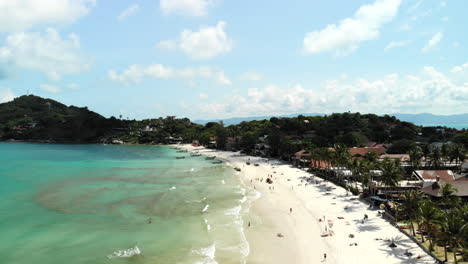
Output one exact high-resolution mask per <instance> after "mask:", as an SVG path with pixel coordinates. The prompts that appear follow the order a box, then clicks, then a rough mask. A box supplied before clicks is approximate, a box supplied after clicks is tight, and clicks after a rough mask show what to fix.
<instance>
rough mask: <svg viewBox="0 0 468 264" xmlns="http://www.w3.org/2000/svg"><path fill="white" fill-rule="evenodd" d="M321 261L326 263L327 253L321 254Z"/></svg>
mask: <svg viewBox="0 0 468 264" xmlns="http://www.w3.org/2000/svg"><path fill="white" fill-rule="evenodd" d="M323 261H327V253H323Z"/></svg>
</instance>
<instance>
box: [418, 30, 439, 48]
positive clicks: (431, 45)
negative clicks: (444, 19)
mask: <svg viewBox="0 0 468 264" xmlns="http://www.w3.org/2000/svg"><path fill="white" fill-rule="evenodd" d="M443 38H444V34H443V33H442V32H437V33H435V34H434V35H433V36H432V38H431V39H430V40H429V41H428V42H427V43H426V45H425V46H424V47H423V48H422V49H421V52H422V53H427V52H429V51H432V50H434V49H435V48H436V47H437V45H438V44H439V42H440V41H441V40H442V39H443Z"/></svg>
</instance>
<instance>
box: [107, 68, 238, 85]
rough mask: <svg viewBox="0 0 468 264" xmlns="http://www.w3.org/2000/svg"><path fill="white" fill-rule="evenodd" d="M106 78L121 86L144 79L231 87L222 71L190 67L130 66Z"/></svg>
mask: <svg viewBox="0 0 468 264" xmlns="http://www.w3.org/2000/svg"><path fill="white" fill-rule="evenodd" d="M108 78H109V79H110V80H112V81H115V82H120V83H123V84H132V83H140V82H141V81H143V79H144V78H153V79H185V80H189V81H190V80H194V79H206V80H210V81H213V82H215V83H217V84H219V85H231V84H232V82H231V81H230V80H229V78H228V77H227V76H226V75H225V74H224V72H223V71H221V70H218V69H214V68H211V67H192V68H182V69H176V68H172V67H168V66H164V65H162V64H152V65H148V66H144V65H130V66H129V67H128V68H127V69H125V70H123V71H122V72H121V73H118V72H117V71H115V70H110V71H109V72H108Z"/></svg>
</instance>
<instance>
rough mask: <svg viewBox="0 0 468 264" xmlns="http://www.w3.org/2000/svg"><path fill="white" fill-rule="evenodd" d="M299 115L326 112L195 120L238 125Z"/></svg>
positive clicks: (201, 122) (197, 122)
mask: <svg viewBox="0 0 468 264" xmlns="http://www.w3.org/2000/svg"><path fill="white" fill-rule="evenodd" d="M298 115H303V116H324V115H325V114H319V113H311V114H301V113H299V114H289V115H271V116H253V117H232V118H226V119H211V120H195V121H193V122H194V123H196V124H200V125H204V124H206V123H209V122H219V121H223V123H224V124H225V125H226V126H230V125H237V124H240V123H242V122H244V121H246V122H248V121H254V120H265V119H270V118H272V117H296V116H298Z"/></svg>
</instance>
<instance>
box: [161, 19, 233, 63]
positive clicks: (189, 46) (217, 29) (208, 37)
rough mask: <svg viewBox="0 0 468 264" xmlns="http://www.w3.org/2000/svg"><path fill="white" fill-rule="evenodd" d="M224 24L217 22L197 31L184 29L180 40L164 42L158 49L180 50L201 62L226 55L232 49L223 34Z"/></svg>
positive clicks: (226, 36) (228, 40) (228, 39)
mask: <svg viewBox="0 0 468 264" xmlns="http://www.w3.org/2000/svg"><path fill="white" fill-rule="evenodd" d="M225 27H226V22H224V21H219V22H218V24H217V25H216V26H213V27H201V28H200V30H199V31H191V30H190V29H186V30H184V31H182V33H181V34H180V39H179V40H177V41H174V40H164V41H161V42H159V43H158V45H157V46H158V47H159V48H162V49H168V50H181V51H182V52H184V53H185V54H186V55H187V56H189V57H191V58H192V59H194V60H203V59H209V58H213V57H216V56H218V55H221V54H223V53H227V52H229V51H231V49H232V40H231V39H230V38H229V37H228V35H227V34H226V32H225Z"/></svg>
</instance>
